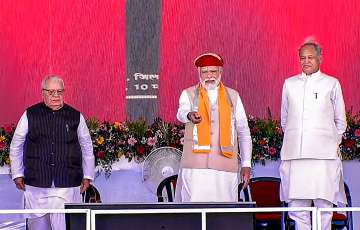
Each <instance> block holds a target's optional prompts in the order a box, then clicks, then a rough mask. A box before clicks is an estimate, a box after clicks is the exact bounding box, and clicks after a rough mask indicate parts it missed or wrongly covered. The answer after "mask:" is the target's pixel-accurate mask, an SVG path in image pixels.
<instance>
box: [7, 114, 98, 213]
mask: <svg viewBox="0 0 360 230" xmlns="http://www.w3.org/2000/svg"><path fill="white" fill-rule="evenodd" d="M27 133H28V118H27V115H26V111H25V112H24V114H23V115H22V116H21V118H20V121H19V122H18V125H17V127H16V130H15V133H14V137H13V139H12V142H11V145H10V159H11V172H12V178H13V179H15V178H17V177H24V165H23V151H24V142H25V139H26V135H27ZM77 135H78V140H79V143H80V146H81V152H82V168H83V173H84V178H86V179H90V180H93V179H94V173H95V162H94V154H93V147H92V141H91V137H90V133H89V130H88V128H87V126H86V122H85V119H84V117H83V115H82V114H80V123H79V126H78V129H77ZM24 197H25V208H27V209H53V208H58V209H62V208H64V203H78V202H81V195H80V187H71V188H55V187H54V186H53V187H52V188H38V187H33V186H29V185H25V192H24ZM35 216H39V215H35Z"/></svg>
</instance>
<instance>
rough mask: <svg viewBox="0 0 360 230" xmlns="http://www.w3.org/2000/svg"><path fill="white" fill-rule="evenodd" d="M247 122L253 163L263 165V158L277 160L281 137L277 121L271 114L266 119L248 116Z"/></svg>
mask: <svg viewBox="0 0 360 230" xmlns="http://www.w3.org/2000/svg"><path fill="white" fill-rule="evenodd" d="M248 122H249V128H250V133H251V139H252V144H253V154H252V161H253V163H257V162H260V163H261V164H263V165H265V160H278V159H279V158H280V150H281V145H282V138H283V134H282V131H281V127H280V124H279V122H278V121H276V120H273V119H272V118H271V116H270V117H269V118H268V119H259V118H254V117H252V116H249V118H248Z"/></svg>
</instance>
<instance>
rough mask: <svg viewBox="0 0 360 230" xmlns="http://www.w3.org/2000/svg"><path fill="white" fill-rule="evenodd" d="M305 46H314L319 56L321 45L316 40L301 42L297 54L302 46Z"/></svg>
mask: <svg viewBox="0 0 360 230" xmlns="http://www.w3.org/2000/svg"><path fill="white" fill-rule="evenodd" d="M305 46H312V47H314V49H315V51H316V54H317V56H321V47H320V45H319V44H317V43H316V42H313V41H309V42H305V43H304V44H302V45H301V46H300V48H299V55H300V52H301V49H302V48H304V47H305Z"/></svg>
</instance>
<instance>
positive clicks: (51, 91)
mask: <svg viewBox="0 0 360 230" xmlns="http://www.w3.org/2000/svg"><path fill="white" fill-rule="evenodd" d="M43 90H44V91H46V93H47V94H48V95H50V96H55V95H59V96H62V95H63V94H64V90H63V89H43Z"/></svg>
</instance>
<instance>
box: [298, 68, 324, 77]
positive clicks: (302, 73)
mask: <svg viewBox="0 0 360 230" xmlns="http://www.w3.org/2000/svg"><path fill="white" fill-rule="evenodd" d="M320 75H321V72H320V69H319V70H318V71H317V72H315V73H313V74H310V75H306V74H305V73H304V72H301V78H310V77H311V78H317V77H320Z"/></svg>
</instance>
